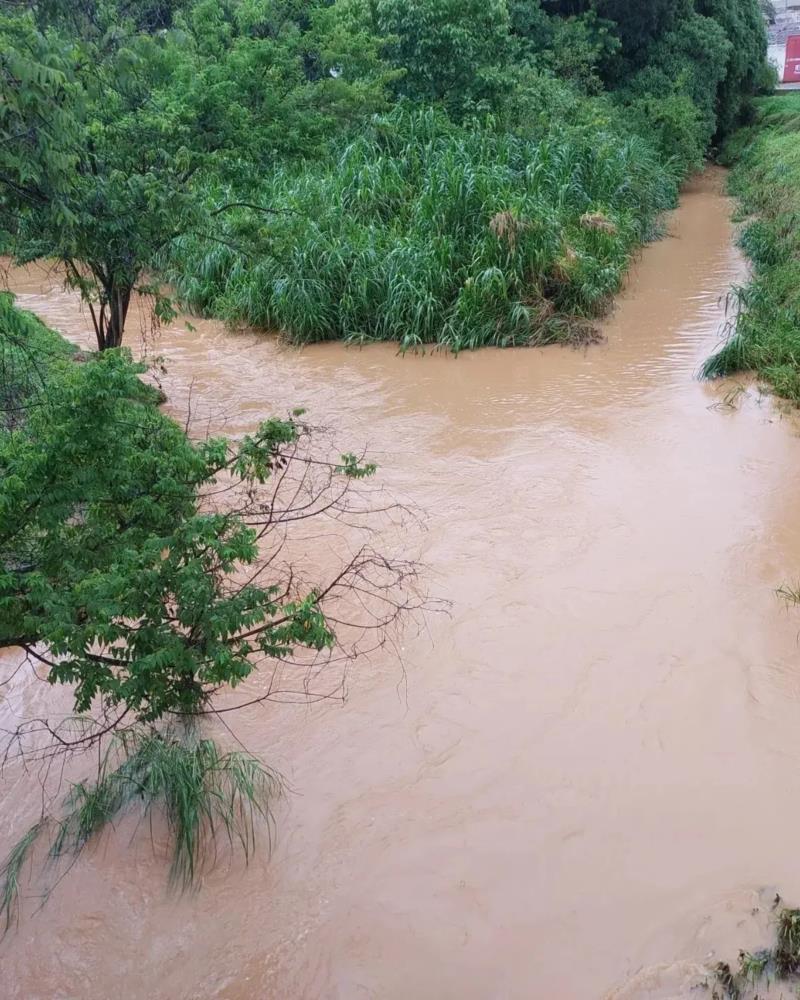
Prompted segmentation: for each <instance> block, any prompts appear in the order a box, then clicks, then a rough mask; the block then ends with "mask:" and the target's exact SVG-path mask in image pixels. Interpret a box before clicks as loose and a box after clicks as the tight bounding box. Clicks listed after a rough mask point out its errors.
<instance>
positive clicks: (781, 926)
mask: <svg viewBox="0 0 800 1000" xmlns="http://www.w3.org/2000/svg"><path fill="white" fill-rule="evenodd" d="M780 903H781V899H780V896H776V897H775V902H774V904H773V909H776V908H777V907H779V906H780ZM775 938H776V941H775V947H774V948H762V949H760V950H759V951H755V952H749V951H740V952H739V961H738V963H737V965H736V966H735V967H731V965H730V964H729V963H728V962H717V964H716V965H715V966H714V968H713V970H712V971H713V977H714V982H715V984H716V987H719V990H718V989H717V988H714V989H713V990H712V993H711V996H712V997H717V998H718V1000H722V998H723V997H727V998H728V1000H744V997H745V996H747V997H752V998H753V1000H758V997H759V996H760V995H765V994H764V993H763V992H762V989H761V987H762V986H766V992H767V993H769V994H770V995H772V993H771V992H770V985H771V984H772V983H776V982H777V983H782V984H785V983H786V982H787V981H788V980H793V981H794V985H795V987H796V985H797V983H796V978H795V977H796V976H797V973H798V972H800V910H796V909H791V908H789V907H781V908H780V909H779V910H778V912H777V917H776V933H775ZM720 990H721V992H719V991H720ZM780 995H781V996H783V995H784V994H783V993H780ZM792 995H796V991H795V992H793V993H792Z"/></svg>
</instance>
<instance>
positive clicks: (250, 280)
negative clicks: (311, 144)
mask: <svg viewBox="0 0 800 1000" xmlns="http://www.w3.org/2000/svg"><path fill="white" fill-rule="evenodd" d="M679 175H680V169H679V168H678V166H677V165H667V166H665V164H664V162H663V158H662V157H660V156H659V155H658V154H657V153H656V152H655V150H654V148H653V147H652V146H651V145H650V144H649V142H647V141H646V140H645V139H643V138H641V137H640V136H637V135H632V134H629V133H625V132H623V131H621V130H618V129H615V127H614V126H613V125H612V124H608V123H606V124H605V125H604V126H602V127H598V128H589V127H588V126H587V125H583V126H576V125H572V126H563V127H560V126H555V125H554V126H550V127H548V129H547V130H546V131H545V132H544V133H543V134H540V135H538V136H536V137H535V138H533V137H523V136H520V135H516V134H514V133H511V132H508V131H503V130H501V129H498V128H494V127H493V126H492V125H491V124H484V125H477V124H474V125H472V126H470V127H469V128H463V127H459V126H456V125H454V124H452V123H451V122H450V121H449V120H448V119H447V118H446V117H445V116H444V114H443V113H441V112H438V111H435V110H432V109H427V110H426V109H422V110H408V109H407V108H405V107H403V106H400V107H399V108H397V109H395V110H394V111H393V112H392V113H390V114H388V115H384V116H381V117H377V118H376V119H375V120H374V121H373V123H372V124H371V126H370V127H369V128H368V129H366V130H365V132H364V133H363V134H361V135H360V136H359V137H358V138H357V139H355V141H353V142H351V143H349V144H348V145H347V146H345V147H344V148H342V149H341V150H340V151H339V153H338V155H337V156H334V157H332V158H331V160H330V162H324V163H321V164H320V163H307V164H305V165H303V166H301V167H299V168H297V167H292V168H286V169H282V170H277V171H276V172H275V173H274V174H273V175H272V176H270V177H269V178H268V179H266V180H265V181H264V184H263V187H262V188H261V189H260V190H259V191H257V192H255V193H251V194H250V195H249V197H248V200H249V201H250V202H256V203H257V204H258V205H259V206H261V207H262V209H263V212H262V213H259V212H257V211H253V210H252V209H250V208H247V207H245V208H239V209H236V210H235V211H234V212H233V213H231V214H230V215H229V223H230V231H229V233H228V234H227V236H226V239H225V240H224V241H220V242H216V243H214V244H211V245H210V244H209V243H207V242H206V241H204V240H203V239H202V238H200V237H198V236H186V237H184V238H182V239H180V240H178V241H177V242H176V244H175V245H174V246H173V247H172V250H171V254H172V257H171V261H172V264H171V278H172V280H173V282H174V284H175V285H176V287H177V289H178V292H179V294H180V296H181V297H182V298H183V300H184V301H185V302H186V303H187V304H188V305H189V306H190V307H191V308H192V309H194V310H196V311H199V312H202V313H206V314H213V315H217V316H221V317H223V318H225V319H227V320H229V321H232V322H241V323H246V324H249V325H252V326H256V327H260V328H265V329H273V330H278V331H281V332H282V333H283V334H284V335H285V336H286V337H287V338H289V339H290V340H292V341H294V342H296V343H308V342H310V341H317V340H335V339H336V340H338V339H341V340H346V341H351V342H365V341H372V340H388V341H396V342H397V343H398V344H399V345H400V347H401V349H413V348H416V347H421V346H423V345H429V344H435V345H439V346H441V347H444V348H447V349H450V350H453V351H460V350H463V349H466V348H476V347H481V346H485V345H495V346H510V345H518V344H545V343H550V342H554V341H570V340H576V339H577V340H583V339H585V338H586V336H587V331H588V330H589V329H590V328H591V319H592V318H593V317H596V316H598V315H599V314H601V313H602V312H603V310H604V309H605V307H606V306H607V304H608V302H609V301H610V299H611V297H612V296H613V295H614V293H615V292H617V291H618V289H619V287H620V284H621V281H622V278H623V276H624V274H625V271H626V268H627V266H628V263H629V260H630V257H631V254H632V253H633V252H634V251H635V250H636V249H637V248H638V247H639V246H640V245H641V244H642V243H643V242H645V241H647V240H649V239H652V238H653V237H654V236H655V235H656V225H657V219H658V216H659V215H660V213H662V212H663V211H664V210H665V209H667V208H669V207H671V206H672V205H674V203H675V200H676V197H677V190H678V183H679V180H680V176H679ZM208 197H209V200H210V202H211V203H213V204H222V203H224V202H225V201H226V200H234V196H233V195H232V194H231V192H227V191H224V190H209V192H208ZM254 243H255V244H256V245H258V246H259V249H258V251H257V252H255V253H251V252H245V251H244V250H243V249H240V247H244V246H247V247H249V248H252V246H253V245H254Z"/></svg>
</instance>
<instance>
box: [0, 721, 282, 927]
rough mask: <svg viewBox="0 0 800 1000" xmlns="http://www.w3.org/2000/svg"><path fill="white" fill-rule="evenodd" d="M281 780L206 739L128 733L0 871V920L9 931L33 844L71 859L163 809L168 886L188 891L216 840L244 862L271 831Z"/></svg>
mask: <svg viewBox="0 0 800 1000" xmlns="http://www.w3.org/2000/svg"><path fill="white" fill-rule="evenodd" d="M280 792H281V783H280V780H279V779H278V778H277V777H276V775H274V774H273V773H272V772H271V771H269V770H268V769H267V768H265V767H264V765H263V764H261V763H260V762H259V761H258V760H257V759H256V758H254V757H252V756H251V755H250V754H247V753H244V752H240V751H233V752H228V753H223V752H221V751H220V749H219V747H218V746H217V744H216V743H215V742H214V741H213V740H210V739H199V738H196V737H195V735H194V734H192V733H191V732H189V733H182V734H181V735H180V736H179V737H178V736H174V735H171V734H161V733H158V732H155V731H149V730H145V731H139V730H131V731H128V732H125V733H122V734H120V735H119V736H118V737H116V738H115V740H114V743H113V745H112V747H111V748H110V750H109V752H108V753H107V754H106V756H105V758H104V760H103V761H102V763H101V766H100V769H99V773H98V776H97V780H96V781H95V782H93V783H88V782H79V783H77V784H75V785H73V786H72V788H71V789H70V791H69V793H68V795H67V796H66V798H65V800H64V803H63V811H62V812H61V814H60V815H54V816H46V817H43V818H42V819H41V820H39V821H38V822H37V823H36V824H34V825H33V826H32V827H31V828H30V829H29V830H28V832H27V833H26V834H25V836H24V837H22V838H21V839H20V840H19V841H18V842H17V844H16V845H15V846H14V847H13V848H12V850H11V852H10V854H9V855H8V857H7V858H6V860H5V863H4V865H3V866H2V868H0V914H2V915H3V916H4V918H5V925H6V929H8V927H9V925H10V924H11V921H12V920H13V918H14V915H15V913H16V909H17V905H18V901H19V894H20V879H21V877H22V871H23V868H24V867H25V863H26V861H28V859H29V858H30V856H31V854H32V852H33V850H34V849H35V847H36V846H37V844H38V843H39V842H40V841H42V840H46V839H48V838H49V846H48V856H49V858H50V860H51V861H56V860H57V859H59V858H62V857H64V856H65V855H66V856H71V857H76V856H77V855H78V854H80V852H81V851H82V850H83V848H84V847H86V846H87V844H89V843H90V842H91V840H92V838H93V837H95V836H96V835H97V834H98V833H100V832H101V831H102V830H103V829H104V828H105V827H107V826H109V825H111V824H113V823H114V821H115V820H117V819H118V818H119V817H120V816H122V815H123V814H124V813H125V812H126V811H127V810H129V809H131V808H133V807H135V806H136V805H138V806H139V808H140V809H141V811H142V813H143V815H145V816H148V815H149V814H150V813H151V812H152V811H154V810H160V811H161V812H162V813H163V815H164V817H165V818H166V822H167V828H168V831H169V836H170V842H171V845H172V857H171V863H170V870H169V881H170V884H171V885H173V886H176V887H178V888H180V889H188V888H190V887H191V886H192V885H193V884H194V883H195V881H196V879H197V877H198V875H199V874H200V872H201V871H202V870H203V868H204V865H205V864H206V862H207V861H208V860H209V858H214V857H216V852H217V848H218V842H219V840H220V839H222V840H224V841H227V843H228V844H229V846H230V847H231V848H232V849H233V848H238V849H239V850H241V851H242V853H243V854H244V857H245V860H249V858H250V856H251V855H252V853H253V851H254V850H255V847H256V841H257V832H258V827H259V826H260V825H261V826H263V827H264V828H265V829H266V832H267V834H269V833H270V832H271V831H270V824H271V812H270V810H271V806H272V802H273V801H274V799H275V798H277V796H278V795H279V794H280Z"/></svg>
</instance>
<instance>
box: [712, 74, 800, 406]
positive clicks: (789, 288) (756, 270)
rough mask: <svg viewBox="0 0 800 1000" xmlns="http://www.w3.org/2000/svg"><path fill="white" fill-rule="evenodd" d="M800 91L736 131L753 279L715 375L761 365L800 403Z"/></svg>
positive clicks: (736, 189) (766, 104) (734, 181)
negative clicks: (799, 150) (799, 142)
mask: <svg viewBox="0 0 800 1000" xmlns="http://www.w3.org/2000/svg"><path fill="white" fill-rule="evenodd" d="M798 139H800V94H797V93H792V92H790V93H787V94H781V95H780V96H775V97H770V98H765V99H763V100H762V101H760V102H759V109H758V117H757V120H756V121H755V122H754V124H752V125H751V126H750V127H749V128H746V129H743V130H742V131H740V132H739V133H737V134H736V135H734V136H733V138H732V139H731V141H730V143H729V145H728V147H727V150H726V153H727V156H728V157H729V159H731V160H732V161H733V162H734V169H733V173H732V176H731V185H730V187H731V192H732V193H733V194H734V195H736V197H737V198H738V199H739V202H740V212H741V215H742V217H743V220H744V226H743V229H742V233H741V236H740V242H741V246H742V249H743V250H744V252H745V254H746V255H747V257H748V259H749V260H750V261H751V264H752V274H751V277H750V281H749V282H748V284H747V285H745V286H744V287H742V288H740V289H737V290H736V302H735V305H736V314H735V317H734V321H733V326H732V330H731V337H730V339H729V340H728V341H727V343H726V344H725V345H724V346H723V347H722V349H721V350H720V351H718V352H717V353H716V354H715V355H714V356H713V357H712V358H710V359H709V361H708V362H707V363H706V365H705V367H704V374H705V375H706V376H708V377H713V376H718V375H730V374H732V373H733V372H736V371H750V370H752V371H754V372H756V374H757V375H758V376H759V378H761V379H762V380H763V381H764V382H766V383H767V384H768V385H769V386H771V387H772V388H773V389H774V390H775V391H776V392H777V393H778V394H779V395H781V396H784V397H786V398H787V399H790V400H791V401H792V402H794V403H796V404H800V152H798Z"/></svg>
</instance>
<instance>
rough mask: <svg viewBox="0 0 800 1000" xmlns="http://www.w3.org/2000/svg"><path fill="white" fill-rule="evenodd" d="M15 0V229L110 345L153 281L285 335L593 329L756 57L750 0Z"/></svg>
mask: <svg viewBox="0 0 800 1000" xmlns="http://www.w3.org/2000/svg"><path fill="white" fill-rule="evenodd" d="M15 8H16V10H17V12H16V13H6V12H4V13H3V15H2V16H1V18H0V41H1V42H2V46H0V50H1V51H2V55H0V79H2V86H3V91H4V100H3V103H2V106H0V107H1V108H2V110H0V115H1V116H2V122H1V123H2V127H3V130H4V135H5V141H4V142H3V144H2V145H0V230H2V232H3V234H4V238H3V242H4V243H5V245H6V247H7V249H8V250H9V251H10V252H11V253H12V254H13V255H14V256H15V258H16V259H17V260H20V261H28V260H31V259H36V258H38V257H43V256H47V257H51V258H56V259H58V260H60V261H61V262H62V265H63V267H64V269H65V272H66V275H67V279H68V281H69V282H70V283H71V284H72V285H73V286H74V287H76V288H77V289H78V290H79V291H80V293H81V295H82V296H83V297H84V299H85V300H86V301H87V303H89V305H90V308H91V315H92V319H93V321H94V325H95V332H96V335H97V341H98V346H99V348H100V349H101V350H102V349H104V348H106V347H114V346H117V345H118V344H119V343H121V341H122V336H123V331H124V325H125V319H126V316H127V312H128V308H129V305H130V302H131V298H132V295H133V294H134V293H135V292H136V291H137V290H138V291H140V292H144V293H145V294H147V295H148V296H150V297H151V300H152V303H153V316H154V318H155V319H156V320H163V319H168V318H169V317H170V316H171V314H172V302H171V297H170V296H169V295H167V294H166V292H165V289H166V287H167V285H166V284H165V282H168V283H169V286H170V287H173V288H174V289H175V290H176V291H177V293H178V296H179V298H180V299H181V300H182V301H183V302H184V303H188V304H189V305H190V306H191V307H192V308H194V309H196V310H200V311H203V312H206V313H211V314H215V315H220V316H223V317H225V318H227V319H229V320H231V321H235V322H241V323H248V324H252V325H255V326H259V327H264V328H269V329H274V330H278V331H280V332H282V333H283V334H284V335H285V336H287V337H288V338H290V339H292V340H295V341H297V342H301V343H306V342H308V341H311V340H320V339H334V338H336V339H339V338H341V339H346V340H352V341H364V340H373V339H378V340H395V341H398V342H399V343H400V344H401V345H402V346H404V347H413V346H417V345H420V344H428V343H432V344H439V345H442V346H446V347H449V348H452V349H454V350H458V349H461V348H464V347H479V346H482V345H485V344H500V345H507V344H523V343H546V342H550V341H554V340H574V339H576V338H577V339H584V338H585V337H586V334H587V326H588V323H589V321H590V320H591V319H592V317H594V316H597V315H598V314H600V313H601V312H602V311H603V309H604V308H605V307H606V306H607V305H608V303H609V301H610V299H611V296H612V295H613V294H614V292H616V291H617V290H618V288H619V286H620V283H621V280H622V277H623V275H624V273H625V269H626V266H627V264H628V262H629V260H630V257H631V254H632V253H634V252H635V250H636V248H637V247H638V246H639V245H640V244H641V243H642V242H643V241H645V240H647V239H649V238H652V236H653V235H654V233H655V232H656V230H655V227H654V221H655V219H656V218H657V217H658V214H659V213H660V212H661V211H663V210H664V209H665V208H666V207H668V206H670V205H672V204H674V201H675V198H676V192H677V189H678V185H679V184H680V181H681V180H682V178H683V177H684V176H685V175H686V174H687V172H688V171H690V170H693V169H695V168H696V167H697V166H698V165H699V164H700V162H701V161H702V158H703V156H704V155H705V153H706V152H707V151H708V149H709V147H710V145H711V144H712V143H714V142H719V141H720V140H721V139H723V138H724V137H725V136H726V135H727V134H728V133H729V131H730V130H731V129H732V128H733V127H734V125H736V124H737V123H739V122H741V121H742V119H743V118H746V116H747V114H748V113H749V106H750V105H749V101H750V97H751V95H752V94H753V92H754V91H755V90H757V88H758V86H759V84H760V82H761V80H762V77H763V72H764V53H765V34H764V27H763V22H762V18H761V14H760V11H759V4H758V2H757V0H733V2H720V0H680V2H678V3H675V2H666V0H646V2H642V3H639V4H637V5H636V9H635V10H631V9H630V5H629V4H621V3H619V2H617V0H542V2H541V3H540V2H539V0H510V2H509V0H491V2H490V3H485V2H481V3H479V2H474V0H413V2H405V3H398V2H396V0H375V2H371V0H333V2H330V0H315V2H311V3H307V4H297V3H294V2H292V0H247V2H245V0H224V2H222V3H211V2H209V0H171V2H168V3H159V4H145V5H141V7H140V5H136V7H131V5H128V4H122V3H117V2H115V0H81V2H80V3H76V4H70V5H68V6H67V5H59V4H48V3H45V2H36V3H30V4H20V5H14V6H13V7H12V11H13V10H14V9H15ZM20 10H21V11H22V12H21V13H20Z"/></svg>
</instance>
